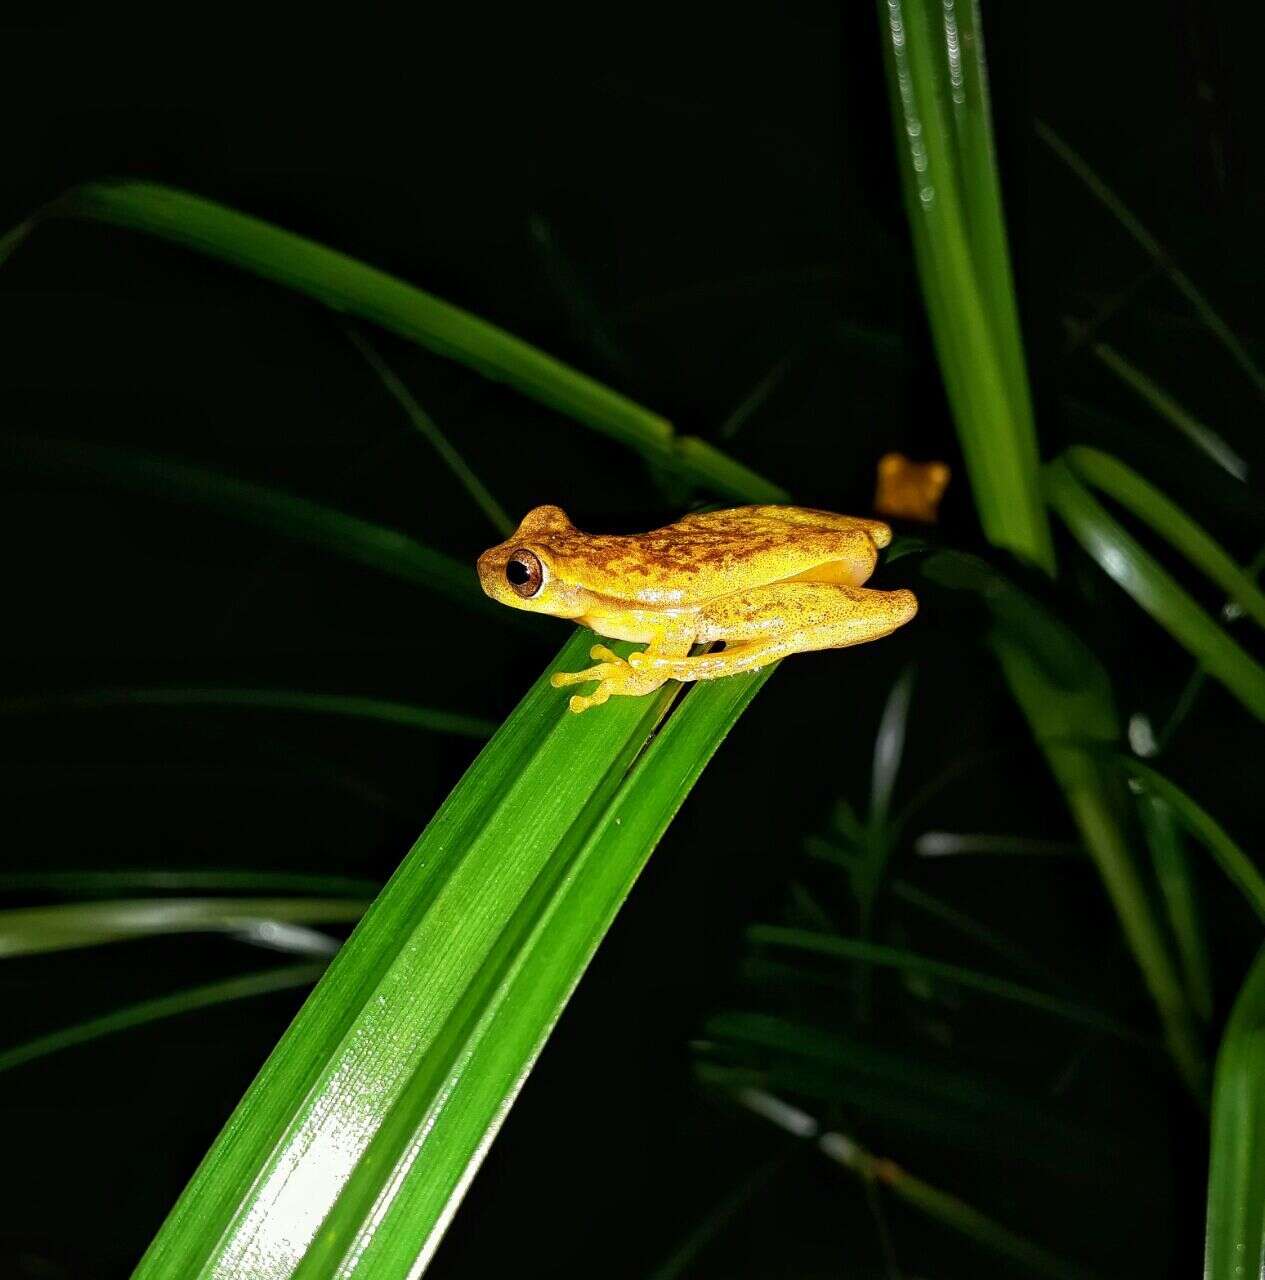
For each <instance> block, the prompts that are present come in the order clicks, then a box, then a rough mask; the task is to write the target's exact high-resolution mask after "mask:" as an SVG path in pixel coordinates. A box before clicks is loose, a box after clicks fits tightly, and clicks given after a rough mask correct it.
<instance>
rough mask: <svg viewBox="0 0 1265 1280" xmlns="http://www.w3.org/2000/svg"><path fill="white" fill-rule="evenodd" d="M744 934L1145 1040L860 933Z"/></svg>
mask: <svg viewBox="0 0 1265 1280" xmlns="http://www.w3.org/2000/svg"><path fill="white" fill-rule="evenodd" d="M747 938H748V940H749V941H750V942H751V943H752V944H754V945H755V946H757V947H774V948H779V947H780V948H786V949H788V950H790V951H795V952H801V953H806V954H812V955H818V956H826V957H833V958H835V959H839V960H849V961H853V962H855V963H857V964H863V965H870V966H872V967H875V968H880V969H898V970H900V971H901V972H902V973H912V974H918V975H921V976H922V977H925V978H930V979H933V980H938V981H942V982H949V983H952V984H953V985H954V986H958V987H963V988H966V989H969V990H971V991H980V992H983V993H984V994H985V995H989V996H993V997H994V998H996V999H998V1000H1009V1001H1011V1002H1013V1003H1015V1004H1022V1005H1026V1006H1027V1007H1028V1008H1030V1009H1039V1010H1040V1011H1041V1012H1042V1013H1048V1014H1050V1015H1052V1016H1053V1017H1056V1018H1063V1019H1066V1020H1067V1021H1069V1022H1076V1023H1079V1024H1080V1025H1081V1026H1086V1027H1093V1028H1094V1029H1095V1030H1097V1031H1105V1032H1107V1033H1108V1034H1109V1035H1113V1036H1118V1037H1119V1038H1120V1039H1122V1040H1129V1041H1132V1042H1134V1043H1145V1037H1143V1036H1141V1035H1139V1034H1138V1032H1136V1031H1135V1030H1134V1029H1133V1028H1132V1027H1129V1026H1126V1025H1125V1024H1124V1023H1122V1022H1121V1021H1120V1020H1119V1019H1118V1018H1114V1017H1112V1016H1111V1014H1109V1013H1106V1012H1104V1011H1103V1010H1100V1009H1094V1008H1092V1007H1090V1006H1088V1005H1084V1004H1077V1003H1076V1002H1074V1001H1071V1000H1065V999H1063V998H1062V997H1061V996H1056V995H1051V994H1049V993H1048V992H1045V991H1038V990H1036V989H1035V988H1033V987H1027V986H1024V985H1023V984H1022V983H1018V982H1013V981H1011V980H1010V979H1009V978H1001V977H997V976H996V975H994V974H989V973H980V972H979V971H978V970H976V969H968V968H965V967H964V966H962V965H956V964H949V963H947V962H946V961H943V960H936V959H934V958H933V957H931V956H924V955H919V954H918V953H917V952H915V951H908V950H906V949H904V948H902V947H889V946H884V945H882V944H881V943H876V942H868V941H865V940H864V939H861V938H847V937H842V936H841V935H839V934H826V933H814V932H812V931H810V930H807V929H793V928H788V927H786V926H784V925H769V924H758V925H753V926H752V927H751V928H750V929H748V930H747Z"/></svg>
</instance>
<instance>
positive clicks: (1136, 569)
mask: <svg viewBox="0 0 1265 1280" xmlns="http://www.w3.org/2000/svg"><path fill="white" fill-rule="evenodd" d="M1045 482H1046V493H1047V495H1048V497H1049V500H1050V505H1051V506H1052V507H1053V508H1054V510H1055V511H1057V512H1058V513H1059V515H1060V516H1061V517H1062V518H1063V521H1064V522H1065V523H1066V524H1067V526H1068V528H1069V529H1071V531H1072V533H1073V534H1074V535H1075V536H1076V539H1077V541H1079V542H1080V544H1081V546H1082V547H1084V548H1085V550H1086V551H1087V552H1088V553H1089V554H1090V556H1091V557H1092V558H1093V559H1094V560H1095V561H1097V563H1098V565H1099V567H1100V568H1101V569H1102V570H1103V571H1104V572H1105V573H1106V574H1107V575H1108V576H1109V577H1111V578H1113V579H1114V580H1115V581H1116V582H1118V583H1119V584H1120V586H1122V587H1123V588H1124V589H1125V590H1126V591H1127V592H1128V593H1129V594H1130V595H1131V596H1132V597H1133V598H1134V600H1135V601H1137V603H1138V604H1139V605H1141V606H1142V608H1143V609H1145V610H1146V611H1147V613H1149V614H1150V615H1151V616H1152V617H1153V618H1154V619H1155V620H1156V621H1157V622H1158V623H1159V624H1160V626H1162V627H1163V628H1164V629H1165V630H1166V631H1168V632H1169V634H1170V635H1172V637H1173V638H1174V639H1175V640H1177V642H1178V643H1179V644H1181V645H1183V646H1184V647H1185V648H1186V649H1187V650H1188V651H1189V652H1190V653H1192V654H1193V655H1194V656H1195V657H1196V658H1198V659H1199V661H1200V662H1201V663H1202V664H1203V665H1204V666H1205V667H1206V668H1207V670H1208V672H1209V674H1210V675H1212V676H1215V677H1216V679H1218V680H1220V681H1221V683H1222V684H1223V685H1225V686H1226V688H1227V689H1229V690H1230V692H1231V693H1233V694H1234V696H1235V697H1236V698H1238V700H1239V701H1240V702H1241V703H1242V704H1243V705H1244V706H1245V707H1246V708H1247V709H1248V710H1249V711H1251V712H1252V713H1253V714H1254V715H1255V716H1257V717H1258V718H1260V719H1263V720H1265V668H1262V667H1261V666H1260V664H1259V663H1257V662H1256V661H1255V660H1254V659H1253V658H1251V657H1249V655H1248V654H1247V653H1246V652H1245V651H1244V650H1243V649H1242V648H1240V646H1239V645H1238V644H1236V643H1235V642H1234V641H1233V640H1232V639H1231V638H1230V637H1229V636H1228V635H1227V634H1226V633H1225V631H1224V630H1222V628H1221V627H1219V626H1218V625H1217V624H1216V623H1215V622H1214V621H1213V620H1212V618H1211V617H1209V615H1208V614H1207V613H1206V612H1205V611H1204V610H1203V609H1201V608H1200V607H1199V605H1197V604H1196V603H1195V601H1194V600H1193V599H1191V597H1190V596H1189V595H1188V594H1187V593H1186V592H1185V591H1184V590H1183V589H1182V588H1181V587H1180V586H1179V585H1178V584H1177V582H1176V580H1175V579H1174V578H1173V577H1172V575H1171V574H1170V573H1168V571H1167V570H1165V569H1164V568H1162V567H1161V565H1160V564H1159V562H1158V561H1157V560H1156V559H1155V558H1154V557H1153V556H1152V555H1151V554H1150V553H1149V552H1148V551H1146V550H1144V549H1143V547H1142V545H1141V543H1139V542H1138V541H1137V539H1136V538H1134V537H1133V536H1132V534H1130V533H1128V532H1127V531H1126V530H1125V528H1124V526H1123V525H1122V524H1120V522H1119V521H1118V520H1116V519H1115V517H1113V516H1112V515H1110V514H1109V513H1108V512H1107V510H1106V508H1105V507H1103V506H1102V504H1101V503H1100V502H1098V501H1097V500H1096V499H1095V498H1094V496H1093V495H1092V494H1091V493H1090V492H1089V490H1088V489H1086V488H1085V486H1084V485H1083V484H1081V482H1080V481H1079V480H1078V479H1077V478H1076V475H1075V473H1074V472H1073V471H1072V469H1071V467H1070V466H1069V465H1068V463H1067V462H1065V461H1063V460H1062V459H1060V460H1057V461H1055V462H1052V463H1050V464H1049V466H1048V467H1047V468H1046V472H1045ZM1138 501H1139V502H1142V501H1143V500H1142V499H1140V498H1139V499H1138ZM1150 509H1152V510H1154V508H1150ZM1171 532H1172V531H1170V533H1171ZM1195 532H1196V533H1197V532H1199V531H1198V530H1197V529H1196V530H1195ZM1189 533H1190V530H1188V529H1185V528H1179V529H1178V530H1177V533H1176V536H1178V537H1184V536H1186V535H1189ZM1186 545H1191V544H1190V542H1189V537H1186ZM1206 552H1207V549H1206V548H1198V547H1197V546H1196V550H1195V553H1197V554H1205V555H1206ZM1236 572H1237V571H1236ZM1248 586H1249V587H1251V590H1252V591H1253V592H1255V590H1256V588H1255V587H1252V586H1251V584H1250V583H1249V584H1248Z"/></svg>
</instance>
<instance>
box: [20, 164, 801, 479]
mask: <svg viewBox="0 0 1265 1280" xmlns="http://www.w3.org/2000/svg"><path fill="white" fill-rule="evenodd" d="M38 216H39V217H50V216H57V217H76V218H91V219H95V220H97V221H100V222H106V223H109V224H111V225H113V226H119V227H127V228H129V229H131V230H133V231H143V232H145V233H147V234H149V235H154V236H159V237H160V238H162V239H164V240H170V241H172V242H174V243H176V244H181V245H184V246H185V247H186V248H189V249H193V250H196V251H197V252H199V253H204V254H207V255H208V256H210V257H213V258H219V259H220V260H221V261H224V262H229V263H231V264H232V265H233V266H236V267H241V268H242V269H243V270H246V271H250V272H253V273H254V274H255V275H258V276H262V277H263V278H264V279H266V280H272V281H275V282H276V283H277V284H281V285H284V286H286V287H287V288H290V289H294V290H295V291H297V292H299V293H303V294H306V295H307V296H308V297H310V298H314V299H315V300H316V301H317V302H321V303H324V304H325V305H326V306H328V307H330V308H332V309H333V310H335V311H340V312H344V313H346V314H350V315H355V316H359V317H361V318H362V319H364V320H368V321H371V322H372V323H373V324H378V325H381V326H382V327H383V328H384V329H390V330H391V331H392V332H394V333H398V334H400V335H401V336H402V337H404V338H408V339H409V340H410V341H413V342H416V343H419V344H420V345H421V346H423V347H426V348H427V349H428V350H430V351H433V352H435V353H436V354H437V355H440V356H444V357H446V358H447V359H451V360H456V361H458V362H460V363H461V364H464V365H467V366H469V367H470V368H472V369H474V370H475V371H476V372H478V373H480V374H482V375H483V376H485V377H487V378H492V379H494V380H495V381H498V382H505V383H508V384H509V385H510V386H512V387H514V388H515V389H516V390H518V391H521V392H522V393H523V394H524V395H526V396H529V397H531V398H532V399H533V400H537V401H539V402H540V403H541V404H544V405H547V406H548V407H549V408H551V409H556V410H558V411H559V412H560V413H563V414H566V415H567V416H568V417H570V418H573V419H574V420H575V421H577V422H581V423H584V424H585V425H586V426H589V427H592V428H593V429H594V430H596V431H600V432H602V433H603V434H604V435H608V436H610V437H612V438H613V439H615V440H618V441H620V442H621V443H622V444H626V445H629V446H631V447H632V448H634V449H636V450H638V451H639V452H641V453H642V454H644V455H645V456H646V457H647V458H649V459H651V460H652V461H654V462H656V463H658V464H659V465H662V466H668V467H671V468H673V469H675V470H677V471H683V472H685V473H687V474H689V475H691V476H692V477H694V478H695V479H697V480H700V481H703V482H705V483H707V484H710V485H713V486H715V487H716V488H717V489H718V490H719V492H721V493H723V494H725V495H727V496H729V497H734V498H740V499H744V500H746V501H749V502H782V501H785V500H786V496H787V495H786V492H785V490H783V489H781V488H779V487H778V486H777V485H775V484H771V483H770V482H769V481H767V480H765V479H764V478H763V477H761V476H758V475H756V473H755V472H754V471H751V470H750V469H749V468H747V467H743V466H741V465H740V464H738V463H736V462H734V461H733V460H732V459H729V458H727V457H725V455H723V454H721V453H720V451H719V450H717V449H715V448H714V447H712V446H710V445H703V442H702V441H698V440H691V439H690V438H688V437H684V438H682V437H678V436H676V435H675V433H674V432H673V429H672V425H671V424H670V423H669V422H668V421H667V419H665V418H662V417H660V416H659V415H658V414H657V413H652V412H651V411H650V410H649V409H646V408H643V407H642V406H641V405H639V404H637V403H636V402H635V401H633V400H630V399H628V397H627V396H623V395H620V394H619V393H618V392H616V391H612V390H610V389H609V388H607V387H605V386H603V385H602V384H601V383H600V382H596V381H594V379H592V378H590V377H588V376H586V375H585V374H583V373H580V372H579V371H578V370H575V369H572V368H570V367H569V366H567V365H565V364H563V363H562V361H560V360H555V359H554V358H553V357H552V356H548V355H546V354H545V353H544V352H543V351H540V350H538V349H537V348H535V347H533V346H531V345H530V344H529V343H526V342H524V341H522V339H520V338H516V337H514V336H513V335H512V334H509V333H507V332H506V331H505V330H504V329H499V328H497V327H496V326H495V325H493V324H489V323H488V322H487V321H486V320H481V319H479V318H478V317H477V316H475V315H472V314H471V313H470V312H468V311H463V310H462V309H461V308H460V307H454V306H453V305H452V304H451V303H449V302H444V301H443V300H442V299H440V298H437V297H435V296H434V295H433V294H430V293H427V292H425V291H424V290H422V289H419V288H417V287H416V286H415V285H411V284H407V283H405V282H404V281H403V280H399V279H397V278H396V277H395V276H392V275H389V274H388V273H387V272H385V271H380V270H379V269H378V268H376V267H371V266H368V265H367V264H366V263H363V262H358V261H357V260H356V259H355V258H352V257H349V256H348V255H347V254H345V253H339V252H338V251H337V250H335V249H330V248H328V247H327V246H325V245H322V244H318V243H317V242H316V241H314V240H309V239H308V238H307V237H306V236H300V235H296V234H295V233H294V232H292V231H286V230H283V229H282V228H281V227H274V226H273V225H271V224H270V223H268V222H264V221H263V220H261V219H259V218H253V217H251V216H249V215H248V214H244V213H239V212H238V211H237V210H236V209H230V208H227V207H226V206H224V205H222V204H217V203H216V202H215V201H213V200H207V199H204V198H203V197H201V196H196V195H192V194H191V193H189V192H186V191H178V190H176V189H175V188H173V187H166V186H162V185H160V184H158V183H153V182H92V183H87V184H85V185H84V186H81V187H75V188H74V189H73V190H71V191H68V192H67V193H66V194H65V195H63V196H62V197H61V198H60V199H58V200H55V201H54V202H53V203H52V204H50V205H48V206H47V207H46V208H45V209H43V210H41V211H40V214H39V215H38ZM18 230H21V229H20V228H19V229H18ZM16 235H17V231H16V230H15V231H14V232H11V233H10V236H16ZM19 239H20V237H19ZM16 242H17V241H16V240H15V243H16Z"/></svg>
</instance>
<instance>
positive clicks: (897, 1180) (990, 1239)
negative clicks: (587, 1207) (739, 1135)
mask: <svg viewBox="0 0 1265 1280" xmlns="http://www.w3.org/2000/svg"><path fill="white" fill-rule="evenodd" d="M732 1096H733V1098H734V1100H735V1101H736V1102H737V1103H738V1104H739V1105H740V1106H743V1107H745V1108H746V1109H747V1110H748V1111H751V1112H753V1113H754V1114H755V1115H758V1116H760V1117H761V1118H762V1119H765V1120H769V1121H771V1122H772V1123H773V1124H775V1125H777V1126H778V1128H780V1129H782V1130H783V1131H784V1132H785V1133H788V1134H790V1135H791V1136H792V1137H794V1138H798V1139H799V1140H800V1141H802V1142H811V1143H812V1144H813V1145H814V1146H815V1147H816V1148H817V1150H818V1151H820V1152H821V1154H822V1155H824V1156H825V1157H826V1158H827V1159H829V1160H832V1161H834V1162H835V1163H836V1164H839V1165H842V1166H843V1168H845V1169H847V1170H849V1171H850V1172H851V1173H853V1174H855V1175H857V1176H858V1177H859V1178H861V1179H862V1180H863V1181H864V1182H865V1183H866V1185H867V1186H871V1187H873V1186H884V1187H886V1188H887V1189H888V1190H889V1191H891V1192H892V1194H893V1195H896V1196H898V1197H899V1198H900V1199H901V1200H903V1201H905V1203H906V1204H909V1205H911V1206H912V1207H913V1208H915V1209H917V1210H918V1211H919V1212H921V1213H924V1214H926V1215H927V1216H928V1217H930V1218H934V1219H935V1220H936V1221H937V1222H941V1223H943V1224H944V1225H945V1226H947V1227H951V1228H952V1229H953V1230H955V1231H959V1232H961V1233H962V1234H963V1235H965V1236H967V1237H969V1238H970V1239H972V1240H975V1241H976V1242H977V1243H978V1244H981V1245H983V1246H984V1248H986V1249H991V1250H993V1251H994V1252H996V1253H1000V1254H1001V1255H1002V1256H1003V1257H1008V1258H1013V1259H1014V1260H1015V1261H1017V1262H1021V1263H1023V1264H1024V1265H1025V1266H1026V1267H1028V1268H1029V1269H1030V1270H1031V1271H1033V1272H1035V1273H1036V1274H1038V1275H1044V1276H1054V1277H1058V1280H1088V1276H1089V1273H1088V1272H1086V1271H1084V1270H1083V1269H1082V1268H1080V1267H1078V1266H1076V1265H1075V1264H1074V1263H1071V1262H1067V1261H1065V1260H1064V1259H1062V1258H1058V1257H1055V1256H1054V1255H1053V1254H1051V1253H1049V1252H1048V1251H1047V1250H1045V1249H1043V1248H1041V1246H1040V1245H1038V1244H1036V1243H1035V1241H1032V1240H1029V1239H1028V1238H1027V1237H1026V1236H1022V1235H1020V1234H1019V1233H1018V1232H1015V1231H1012V1230H1010V1229H1009V1228H1008V1227H1005V1226H1003V1225H1002V1224H1001V1223H999V1222H997V1221H996V1220H995V1219H993V1218H990V1217H988V1216H987V1215H986V1214H984V1213H981V1212H980V1211H979V1210H978V1209H977V1208H975V1207H974V1206H973V1205H970V1204H968V1203H967V1202H966V1201H965V1200H963V1199H962V1198H961V1197H960V1196H956V1195H954V1194H953V1193H952V1192H949V1191H945V1190H943V1189H942V1188H940V1187H934V1186H932V1185H931V1184H930V1183H928V1182H924V1181H923V1180H922V1179H921V1178H916V1177H914V1176H913V1174H911V1173H909V1172H908V1171H907V1170H906V1169H904V1168H902V1167H901V1166H900V1165H898V1164H896V1163H895V1161H893V1160H887V1159H884V1158H883V1157H881V1156H876V1155H874V1154H873V1152H870V1151H867V1150H866V1149H865V1147H863V1146H862V1145H861V1144H860V1143H859V1142H857V1141H856V1139H855V1138H853V1137H851V1136H850V1135H848V1134H845V1133H840V1132H839V1131H838V1130H835V1129H830V1130H825V1129H823V1127H822V1125H821V1124H820V1123H818V1121H817V1120H816V1118H815V1117H813V1116H811V1115H809V1114H808V1113H807V1112H804V1111H800V1110H799V1108H798V1107H793V1106H791V1105H790V1104H789V1103H787V1102H786V1101H784V1100H783V1099H781V1098H778V1097H774V1096H773V1095H772V1094H769V1093H765V1092H763V1091H762V1090H760V1089H751V1088H746V1089H738V1090H735V1092H734V1093H733V1095H732ZM656 1274H657V1273H656ZM664 1280H667V1278H666V1276H665V1277H664Z"/></svg>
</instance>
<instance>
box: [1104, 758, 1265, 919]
mask: <svg viewBox="0 0 1265 1280" xmlns="http://www.w3.org/2000/svg"><path fill="white" fill-rule="evenodd" d="M1120 759H1121V761H1122V763H1123V765H1124V768H1125V769H1126V770H1127V771H1128V772H1129V773H1130V774H1131V775H1132V776H1133V777H1134V778H1136V779H1137V781H1138V782H1139V783H1140V784H1141V785H1142V787H1143V789H1144V790H1145V791H1147V792H1149V793H1150V794H1151V795H1153V796H1156V797H1158V798H1159V799H1160V800H1162V801H1163V802H1164V803H1165V804H1166V805H1167V806H1168V807H1169V809H1170V810H1171V811H1172V813H1173V814H1174V816H1175V817H1176V818H1177V820H1178V821H1179V822H1180V823H1181V824H1182V826H1183V827H1185V828H1186V830H1187V831H1189V832H1190V834H1191V835H1192V836H1194V837H1195V839H1196V840H1198V841H1199V843H1200V844H1202V845H1203V846H1204V848H1206V849H1207V850H1208V852H1209V853H1211V854H1212V856H1213V857H1214V858H1215V859H1216V860H1217V862H1219V863H1220V864H1221V869H1222V871H1224V872H1225V873H1226V875H1227V876H1229V878H1230V880H1231V882H1232V883H1233V884H1234V885H1235V886H1236V887H1237V888H1238V889H1239V891H1240V892H1241V893H1242V894H1243V896H1244V897H1245V898H1246V899H1247V901H1248V903H1249V905H1250V906H1251V907H1252V909H1253V910H1254V911H1255V912H1256V914H1257V915H1258V916H1260V918H1261V920H1262V921H1265V875H1262V874H1261V872H1260V871H1259V870H1258V869H1257V866H1256V864H1255V863H1254V862H1253V861H1252V859H1251V858H1249V857H1248V856H1247V854H1246V853H1244V852H1243V850H1242V848H1240V846H1239V845H1238V844H1237V843H1236V842H1235V841H1234V840H1233V839H1232V838H1231V836H1230V835H1229V834H1228V833H1227V832H1226V830H1225V828H1224V827H1223V826H1222V825H1221V824H1220V823H1219V822H1218V821H1217V820H1216V819H1215V818H1214V817H1213V816H1212V814H1210V813H1209V812H1208V811H1207V810H1206V809H1205V808H1203V806H1202V805H1200V804H1199V803H1198V802H1196V801H1195V800H1193V799H1192V798H1191V797H1190V796H1189V795H1188V794H1187V793H1186V792H1185V791H1183V790H1182V789H1181V787H1179V786H1178V785H1177V784H1176V783H1175V782H1172V781H1170V780H1169V779H1168V778H1166V777H1165V776H1164V775H1163V774H1162V773H1160V772H1159V771H1158V770H1156V769H1153V768H1151V766H1150V765H1146V764H1143V763H1142V762H1141V761H1140V760H1137V759H1134V758H1133V757H1132V756H1121V757H1120Z"/></svg>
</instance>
